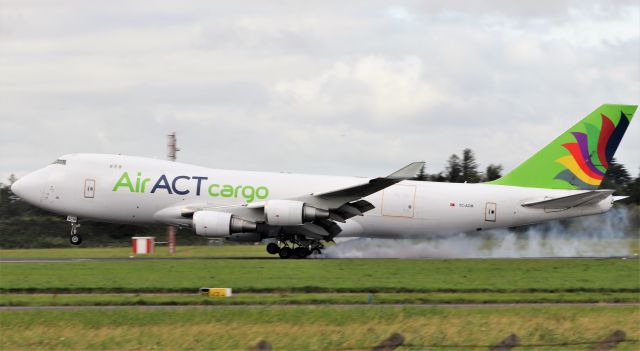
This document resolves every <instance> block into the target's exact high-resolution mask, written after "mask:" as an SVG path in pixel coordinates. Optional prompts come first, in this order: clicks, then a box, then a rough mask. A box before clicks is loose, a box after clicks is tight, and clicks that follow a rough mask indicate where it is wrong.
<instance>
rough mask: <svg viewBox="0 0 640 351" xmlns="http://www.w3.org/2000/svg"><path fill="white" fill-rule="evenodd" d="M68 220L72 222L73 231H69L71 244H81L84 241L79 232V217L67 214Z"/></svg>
mask: <svg viewBox="0 0 640 351" xmlns="http://www.w3.org/2000/svg"><path fill="white" fill-rule="evenodd" d="M67 221H68V222H70V223H71V232H70V233H69V235H70V236H69V242H70V243H71V245H80V244H81V243H82V237H81V236H80V234H78V228H79V227H80V224H79V223H78V217H74V216H67Z"/></svg>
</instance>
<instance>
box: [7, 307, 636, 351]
mask: <svg viewBox="0 0 640 351" xmlns="http://www.w3.org/2000/svg"><path fill="white" fill-rule="evenodd" d="M638 325H640V311H639V310H638V308H636V307H626V306H614V307H610V306H594V307H574V306H558V307H549V306H539V307H535V306H534V307H531V306H523V307H515V308H514V307H510V308H471V309H460V308H407V307H404V308H397V307H382V306H378V307H375V306H374V307H344V308H342V307H321V308H318V307H286V308H282V307H253V308H192V307H190V308H179V309H176V308H170V309H140V308H126V309H101V310H45V311H40V310H38V311H3V312H0V334H1V335H2V338H0V349H2V350H45V349H46V350H116V349H118V350H153V349H170V350H204V349H207V350H213V349H215V350H247V349H249V348H250V347H252V346H253V345H255V344H256V342H257V341H258V340H260V339H266V340H268V341H269V342H270V343H271V344H272V345H273V348H274V349H275V350H336V349H341V350H344V349H349V350H368V349H371V348H372V347H373V346H375V345H376V344H378V343H379V342H380V341H381V340H383V339H385V338H387V337H388V336H389V335H390V334H392V333H394V332H399V333H402V334H403V335H404V336H405V338H406V339H405V340H406V341H405V344H406V345H408V346H405V347H401V348H399V349H398V350H415V349H425V348H427V347H429V346H436V347H435V349H443V348H446V349H458V350H459V349H464V350H467V349H471V348H472V347H474V346H475V347H478V348H477V349H485V350H486V349H487V348H488V347H489V346H491V345H495V344H496V343H498V342H499V341H501V340H502V339H503V338H505V337H506V336H508V335H510V334H511V333H515V334H517V335H518V336H519V338H520V340H521V344H523V345H532V344H535V345H540V344H544V345H551V346H547V347H536V348H532V347H526V346H525V347H522V348H518V349H519V350H527V349H529V350H531V349H535V350H558V349H562V350H572V349H573V350H585V349H591V348H592V347H593V346H594V345H595V344H596V343H597V342H599V341H601V340H603V339H604V338H606V337H607V336H608V335H610V334H611V333H612V332H613V331H614V330H616V329H620V330H623V331H625V332H626V334H627V341H626V342H623V343H622V344H620V345H619V346H618V347H617V348H616V350H637V349H638V347H640V344H639V343H638V341H637V340H638V339H639V338H640V330H639V328H638ZM452 346H454V347H452Z"/></svg>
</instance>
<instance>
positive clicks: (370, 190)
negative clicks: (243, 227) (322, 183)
mask: <svg viewBox="0 0 640 351" xmlns="http://www.w3.org/2000/svg"><path fill="white" fill-rule="evenodd" d="M423 166H424V162H413V163H410V164H409V165H407V166H405V167H403V168H401V169H400V170H398V171H396V172H393V173H391V174H390V175H388V176H386V177H378V178H373V179H369V180H367V181H363V182H362V183H361V184H356V185H353V186H349V187H345V188H339V189H335V190H330V191H324V192H318V193H310V194H307V195H301V196H296V197H293V198H288V199H281V200H293V201H300V202H303V203H304V204H305V205H309V206H312V207H315V208H319V209H323V210H328V211H329V218H326V219H320V220H315V221H313V222H308V223H304V224H302V225H295V226H283V227H281V230H282V231H283V232H286V233H288V234H300V235H304V236H305V237H309V238H313V239H326V238H328V239H331V238H333V237H334V236H335V235H337V234H338V233H339V232H340V231H341V229H340V227H339V226H338V225H337V224H336V223H335V222H342V223H344V222H346V220H347V219H349V218H352V217H354V216H362V214H363V213H364V212H367V211H370V210H372V209H374V208H375V206H373V205H372V204H371V203H369V202H368V201H366V200H363V199H362V198H364V197H367V196H369V195H371V194H374V193H376V192H378V191H380V190H383V189H385V188H387V187H390V186H392V185H394V184H397V183H399V182H401V181H403V180H407V179H411V178H414V177H415V176H416V175H417V174H418V172H419V171H420V169H421V168H422V167H423ZM274 200H275V199H274ZM279 200H280V199H279ZM266 203H267V202H264V201H263V202H254V203H249V204H243V205H235V206H223V207H220V206H207V205H205V204H201V205H198V204H192V205H187V206H183V207H179V208H171V209H166V210H165V211H164V213H163V216H162V217H165V216H168V217H174V218H175V216H176V215H178V216H179V217H181V218H182V220H181V221H180V222H182V223H186V221H187V220H190V218H191V217H193V214H194V213H195V212H196V211H218V212H226V213H231V214H233V215H234V216H237V217H239V218H242V219H245V220H249V221H254V222H264V219H265V214H264V207H265V205H266ZM165 218H166V217H165Z"/></svg>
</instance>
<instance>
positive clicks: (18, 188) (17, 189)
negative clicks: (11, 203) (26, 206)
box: [11, 178, 24, 197]
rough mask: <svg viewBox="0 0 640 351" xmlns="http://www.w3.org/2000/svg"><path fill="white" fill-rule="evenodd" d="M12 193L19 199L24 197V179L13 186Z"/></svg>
mask: <svg viewBox="0 0 640 351" xmlns="http://www.w3.org/2000/svg"><path fill="white" fill-rule="evenodd" d="M11 192H12V193H14V194H16V195H18V196H19V197H22V195H23V194H24V181H23V179H22V178H20V179H18V180H17V181H15V182H14V183H13V184H11Z"/></svg>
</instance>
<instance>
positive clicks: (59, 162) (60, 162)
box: [51, 159, 67, 166]
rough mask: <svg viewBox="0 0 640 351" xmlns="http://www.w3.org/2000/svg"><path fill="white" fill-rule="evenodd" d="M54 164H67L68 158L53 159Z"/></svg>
mask: <svg viewBox="0 0 640 351" xmlns="http://www.w3.org/2000/svg"><path fill="white" fill-rule="evenodd" d="M51 164H52V165H63V166H64V165H66V164H67V160H61V159H57V160H55V161H53V163H51Z"/></svg>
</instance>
